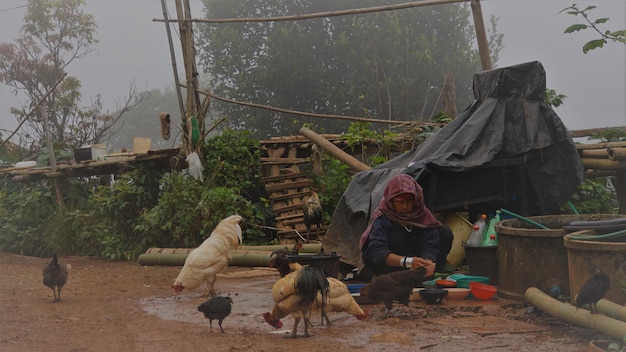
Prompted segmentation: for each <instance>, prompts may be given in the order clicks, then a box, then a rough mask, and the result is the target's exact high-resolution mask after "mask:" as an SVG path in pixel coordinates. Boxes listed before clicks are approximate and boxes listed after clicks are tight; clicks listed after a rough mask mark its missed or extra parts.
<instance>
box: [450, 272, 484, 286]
mask: <svg viewBox="0 0 626 352" xmlns="http://www.w3.org/2000/svg"><path fill="white" fill-rule="evenodd" d="M470 282H480V283H481V284H488V283H489V277H488V276H471V275H468V276H465V277H463V278H460V279H457V280H456V287H461V288H469V284H470Z"/></svg>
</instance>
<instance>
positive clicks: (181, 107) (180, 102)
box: [161, 0, 185, 116]
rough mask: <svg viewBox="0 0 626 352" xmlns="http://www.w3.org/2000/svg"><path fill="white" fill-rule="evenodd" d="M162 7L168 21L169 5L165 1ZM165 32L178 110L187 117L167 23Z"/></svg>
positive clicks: (170, 33) (170, 31)
mask: <svg viewBox="0 0 626 352" xmlns="http://www.w3.org/2000/svg"><path fill="white" fill-rule="evenodd" d="M161 7H162V8H163V18H165V19H166V20H168V15H167V5H166V4H165V0H161ZM165 30H166V32H167V42H168V44H169V48H170V59H171V60H172V68H173V70H174V84H175V85H176V97H177V98H178V108H179V110H180V116H185V102H184V101H183V94H182V93H181V92H180V88H179V86H180V78H179V77H178V68H177V66H176V53H175V52H174V43H173V41H172V30H171V29H170V24H169V22H167V21H166V22H165Z"/></svg>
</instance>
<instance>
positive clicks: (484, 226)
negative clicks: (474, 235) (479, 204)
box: [474, 214, 487, 239]
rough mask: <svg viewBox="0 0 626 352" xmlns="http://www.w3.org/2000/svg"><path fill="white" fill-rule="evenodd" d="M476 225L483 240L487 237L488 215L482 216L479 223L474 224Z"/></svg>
mask: <svg viewBox="0 0 626 352" xmlns="http://www.w3.org/2000/svg"><path fill="white" fill-rule="evenodd" d="M474 225H478V227H479V229H480V238H481V239H482V238H483V236H484V235H485V231H486V230H487V214H481V215H480V218H478V221H476V222H475V223H474Z"/></svg>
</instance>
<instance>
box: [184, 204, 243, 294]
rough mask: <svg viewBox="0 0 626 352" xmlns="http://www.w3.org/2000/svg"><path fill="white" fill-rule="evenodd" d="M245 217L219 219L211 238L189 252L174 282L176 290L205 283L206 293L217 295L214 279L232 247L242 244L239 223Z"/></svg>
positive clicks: (225, 264)
mask: <svg viewBox="0 0 626 352" xmlns="http://www.w3.org/2000/svg"><path fill="white" fill-rule="evenodd" d="M241 220H242V217H241V216H239V215H231V216H229V217H227V218H226V219H224V220H222V221H220V223H219V224H217V226H216V227H215V229H214V230H213V232H212V233H211V235H210V236H209V238H207V239H206V240H205V241H204V242H203V243H202V244H201V245H200V246H199V247H198V248H196V249H194V250H193V251H191V253H189V256H187V259H186V260H185V265H184V266H183V268H182V270H181V271H180V273H179V274H178V277H177V278H176V280H175V281H174V283H173V284H172V288H173V289H174V291H176V293H177V294H178V293H180V292H181V291H182V290H183V289H187V290H193V289H195V288H197V287H198V286H200V285H201V284H202V282H203V281H204V282H206V284H207V288H206V292H205V294H204V295H205V296H210V295H214V294H215V290H214V286H215V279H216V276H217V274H218V273H220V272H222V271H223V270H224V269H226V267H227V266H228V262H229V261H230V258H231V255H230V248H231V247H236V246H238V245H239V244H241V242H242V240H243V238H242V233H241V227H240V226H239V223H240V222H241Z"/></svg>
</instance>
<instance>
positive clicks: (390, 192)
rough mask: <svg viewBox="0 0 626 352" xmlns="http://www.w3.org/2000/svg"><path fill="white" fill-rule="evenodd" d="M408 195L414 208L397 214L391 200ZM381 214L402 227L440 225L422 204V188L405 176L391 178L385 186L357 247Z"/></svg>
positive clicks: (399, 175)
mask: <svg viewBox="0 0 626 352" xmlns="http://www.w3.org/2000/svg"><path fill="white" fill-rule="evenodd" d="M406 194H410V195H411V196H413V199H414V203H413V204H414V208H413V210H412V211H411V212H409V213H402V214H401V213H398V212H396V211H395V210H394V209H393V205H392V204H391V200H392V199H393V198H396V197H398V196H402V197H403V198H404V197H406V196H404V195H406ZM382 214H385V215H387V217H389V218H390V219H391V220H392V221H394V222H397V223H399V224H400V225H403V226H412V227H420V228H431V227H439V226H441V223H440V222H439V221H437V219H436V218H435V216H434V215H433V214H432V213H431V212H430V210H429V209H428V208H426V205H425V204H424V191H423V190H422V187H420V185H419V184H418V183H417V181H415V179H414V178H413V177H411V176H410V175H407V174H398V175H396V176H394V177H393V178H391V180H389V182H388V183H387V186H385V190H384V191H383V197H382V199H381V200H380V203H379V204H378V207H376V209H374V212H373V213H372V216H371V217H370V220H369V222H368V225H367V228H366V229H365V231H364V232H363V234H362V235H361V238H360V240H359V247H360V248H363V245H364V244H365V242H367V238H368V237H369V234H370V231H371V230H372V224H373V223H374V221H375V220H376V219H378V218H379V217H380V216H381V215H382Z"/></svg>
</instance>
